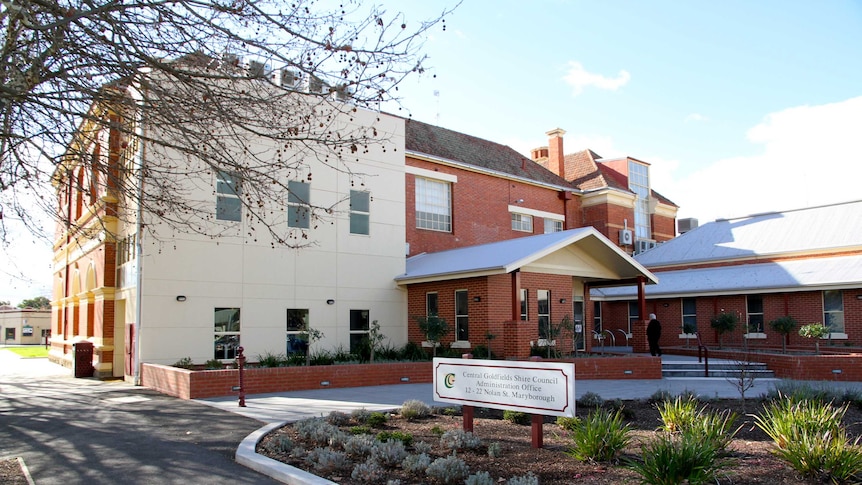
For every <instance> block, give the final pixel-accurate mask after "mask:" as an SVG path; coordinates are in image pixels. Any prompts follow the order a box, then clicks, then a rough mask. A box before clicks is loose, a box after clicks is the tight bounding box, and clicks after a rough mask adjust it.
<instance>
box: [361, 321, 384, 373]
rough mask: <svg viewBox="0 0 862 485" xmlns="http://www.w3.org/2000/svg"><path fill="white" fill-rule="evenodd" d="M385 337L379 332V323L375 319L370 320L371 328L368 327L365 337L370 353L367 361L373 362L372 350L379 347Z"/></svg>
mask: <svg viewBox="0 0 862 485" xmlns="http://www.w3.org/2000/svg"><path fill="white" fill-rule="evenodd" d="M385 338H386V336H385V335H383V334H382V333H380V324H379V323H377V320H374V321H373V322H371V328H369V329H368V335H367V336H366V337H365V339H366V342H367V343H368V349H369V351H370V353H371V356H370V357H369V358H368V361H369V362H372V363H373V362H374V351H375V350H376V349H378V348H380V344H382V343H383V339H385Z"/></svg>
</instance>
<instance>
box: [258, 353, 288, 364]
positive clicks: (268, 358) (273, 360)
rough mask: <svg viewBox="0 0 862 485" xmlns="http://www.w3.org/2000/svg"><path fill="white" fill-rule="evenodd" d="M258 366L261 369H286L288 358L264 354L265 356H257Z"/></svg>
mask: <svg viewBox="0 0 862 485" xmlns="http://www.w3.org/2000/svg"><path fill="white" fill-rule="evenodd" d="M257 365H259V366H260V367H284V366H285V365H287V356H286V355H284V354H274V353H271V352H264V353H263V355H258V356H257Z"/></svg>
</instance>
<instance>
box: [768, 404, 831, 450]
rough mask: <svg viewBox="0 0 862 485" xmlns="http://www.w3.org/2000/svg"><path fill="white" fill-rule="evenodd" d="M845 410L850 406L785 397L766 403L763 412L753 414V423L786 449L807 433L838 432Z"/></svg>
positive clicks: (780, 446) (808, 434) (807, 434)
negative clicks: (837, 406)
mask: <svg viewBox="0 0 862 485" xmlns="http://www.w3.org/2000/svg"><path fill="white" fill-rule="evenodd" d="M846 410H847V405H844V406H843V407H841V408H835V407H834V406H832V405H831V404H825V405H824V404H823V403H821V402H818V401H808V400H804V401H794V400H793V399H792V398H785V399H779V400H777V401H772V402H769V403H767V404H764V406H763V412H761V413H760V414H759V415H756V416H754V423H755V424H756V425H757V427H759V428H760V429H762V430H763V432H764V433H766V434H767V436H769V437H770V438H771V439H772V441H774V442H775V444H776V446H778V448H779V449H783V448H786V447H787V446H788V444H789V443H793V442H799V441H801V440H802V439H803V438H804V437H806V436H813V435H816V434H821V433H830V434H833V435H835V434H837V432H838V431H839V429H840V428H841V419H842V418H843V417H844V413H845V412H846Z"/></svg>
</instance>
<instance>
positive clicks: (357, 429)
mask: <svg viewBox="0 0 862 485" xmlns="http://www.w3.org/2000/svg"><path fill="white" fill-rule="evenodd" d="M350 434H371V428H369V427H368V426H365V425H362V426H351V427H350Z"/></svg>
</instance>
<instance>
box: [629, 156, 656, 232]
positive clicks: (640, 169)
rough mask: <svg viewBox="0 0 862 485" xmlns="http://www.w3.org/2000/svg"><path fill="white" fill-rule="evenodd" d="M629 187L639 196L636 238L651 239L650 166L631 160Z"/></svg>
mask: <svg viewBox="0 0 862 485" xmlns="http://www.w3.org/2000/svg"><path fill="white" fill-rule="evenodd" d="M629 189H631V191H632V192H634V193H635V195H636V196H637V197H636V198H635V238H636V239H651V238H652V228H651V226H650V216H649V196H650V188H649V167H648V166H646V165H643V164H641V163H637V162H633V161H631V160H630V161H629Z"/></svg>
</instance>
